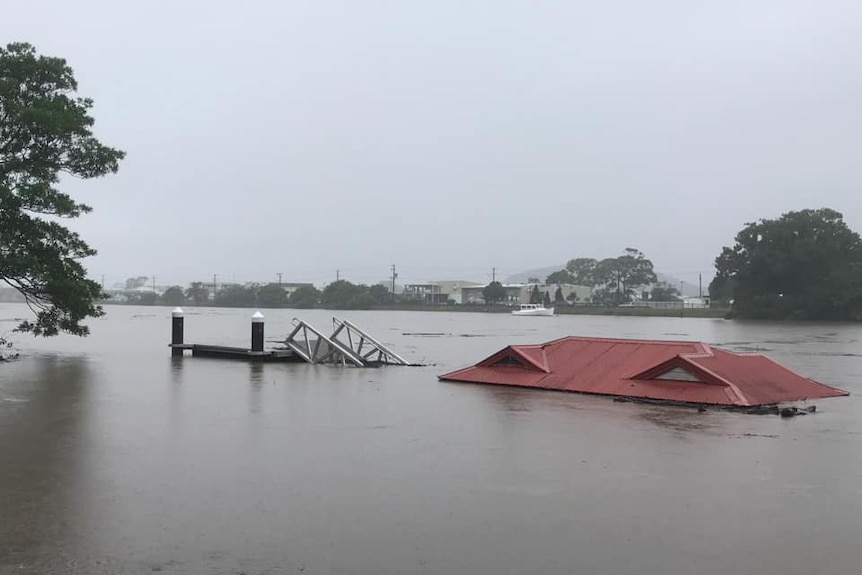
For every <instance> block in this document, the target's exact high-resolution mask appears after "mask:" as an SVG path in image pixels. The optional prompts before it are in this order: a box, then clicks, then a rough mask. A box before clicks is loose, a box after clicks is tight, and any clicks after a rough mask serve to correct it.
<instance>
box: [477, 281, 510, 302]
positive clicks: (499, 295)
mask: <svg viewBox="0 0 862 575" xmlns="http://www.w3.org/2000/svg"><path fill="white" fill-rule="evenodd" d="M482 297H484V298H485V301H486V302H487V303H490V304H495V303H498V302H501V301H504V300H505V299H506V297H507V294H506V288H504V287H503V284H501V283H500V282H498V281H493V282H491V283H489V284H488V285H486V286H485V287H484V288H483V289H482Z"/></svg>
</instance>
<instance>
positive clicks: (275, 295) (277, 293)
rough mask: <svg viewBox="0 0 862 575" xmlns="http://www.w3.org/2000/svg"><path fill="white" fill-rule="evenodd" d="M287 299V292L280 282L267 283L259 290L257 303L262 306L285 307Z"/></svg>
mask: <svg viewBox="0 0 862 575" xmlns="http://www.w3.org/2000/svg"><path fill="white" fill-rule="evenodd" d="M287 301H288V295H287V292H286V291H284V288H283V287H281V286H280V285H279V284H267V285H265V286H261V287H260V288H259V289H258V290H257V304H258V305H259V306H260V307H269V308H277V307H284V306H286V305H287Z"/></svg>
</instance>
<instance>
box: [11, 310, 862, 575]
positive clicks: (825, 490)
mask: <svg viewBox="0 0 862 575" xmlns="http://www.w3.org/2000/svg"><path fill="white" fill-rule="evenodd" d="M253 311H254V310H233V309H189V310H187V315H186V320H185V321H186V341H190V342H196V343H222V344H226V345H247V342H248V339H249V331H250V327H249V318H250V315H251V313H252V312H253ZM263 311H264V314H265V315H266V318H267V324H266V326H267V337H268V338H276V337H277V336H283V335H285V334H286V333H287V331H288V330H289V328H290V319H291V318H292V317H293V316H295V315H296V316H299V317H302V318H304V319H307V320H309V321H310V322H311V323H313V324H315V325H316V326H317V327H320V328H322V329H324V330H328V329H329V328H330V325H331V324H330V321H331V320H330V318H331V316H332V314H333V313H332V312H327V311H321V310H314V311H302V310H263ZM26 314H27V311H26V308H24V307H23V306H18V305H13V304H0V333H4V332H7V331H8V330H10V329H11V328H12V327H13V326H14V325H15V318H22V317H26ZM336 314H337V315H339V316H341V317H346V318H348V319H350V320H352V321H354V322H356V323H357V324H359V325H360V326H362V327H365V328H367V329H368V330H369V331H370V332H371V333H372V334H374V335H375V336H377V337H378V339H381V340H383V341H384V342H386V343H388V344H391V345H392V346H393V348H394V349H395V350H396V351H397V352H399V353H400V354H401V355H403V356H405V357H406V358H408V359H410V360H412V361H416V362H420V363H423V364H427V365H426V366H424V367H409V368H407V367H385V368H379V369H356V368H343V367H333V366H312V365H306V364H267V365H255V364H246V363H241V362H230V361H224V360H210V359H198V358H194V359H193V358H191V357H186V358H184V359H172V358H171V357H170V353H169V350H168V349H167V347H166V344H167V342H168V340H169V337H170V309H168V308H161V307H153V308H146V307H109V308H108V315H107V316H106V317H105V318H103V319H100V320H97V321H93V322H92V323H91V326H92V335H91V336H90V337H89V338H85V339H78V338H72V337H58V338H53V339H48V340H37V339H32V338H29V337H20V336H16V340H17V342H18V348H19V349H20V351H21V359H20V360H18V361H15V362H11V363H6V364H0V573H4V574H5V573H14V574H32V573H40V574H41V573H76V574H91V573H92V574H137V573H148V574H149V573H156V572H157V573H162V574H199V573H204V574H216V573H217V574H222V573H224V574H240V573H242V574H246V575H252V574H278V573H306V574H330V573H331V574H348V573H356V574H366V573H367V574H389V573H393V574H394V573H405V574H407V573H443V574H461V573H465V574H466V573H469V574H477V575H479V574H494V575H498V574H500V573H517V574H545V573H548V574H557V573H609V574H615V575H625V574H632V575H648V574H655V575H667V574H675V573H680V574H722V575H725V574H727V573H734V574H745V573H751V574H758V575H769V574H782V575H787V574H799V575H809V574H811V573H819V574H824V575H825V574H836V575H846V574H848V573H857V572H859V569H860V567H859V565H860V562H862V547H860V544H859V542H860V541H862V401H860V397H862V384H860V381H859V374H860V373H862V361H860V360H862V358H860V354H862V344H860V341H862V326H858V325H847V324H773V323H744V322H729V321H723V320H711V319H679V318H639V317H629V318H618V317H589V316H561V317H553V318H541V317H535V318H530V317H514V316H509V315H497V314H488V315H485V314H472V313H414V312H343V313H338V312H336ZM417 333H424V334H440V335H409V334H417ZM572 334H578V335H604V336H614V337H649V338H668V339H700V340H704V341H707V342H710V343H715V344H721V345H725V346H727V347H729V348H732V349H737V350H761V351H764V352H766V353H768V354H769V355H770V356H771V357H773V358H775V359H777V360H779V361H781V362H783V363H785V364H786V365H788V366H789V367H792V368H794V369H796V370H798V371H800V372H802V373H803V374H805V375H807V376H809V377H812V378H814V379H817V380H819V381H822V382H824V383H828V384H831V385H835V386H838V387H842V388H844V389H847V390H849V391H850V392H851V394H852V395H851V396H850V397H847V398H835V399H827V400H822V401H817V402H816V405H817V407H818V411H817V413H815V414H813V415H807V416H804V417H797V418H794V419H781V418H779V417H775V416H754V415H744V414H738V413H727V412H721V411H708V412H706V413H698V412H697V411H696V410H693V409H687V408H673V407H659V406H649V405H639V404H630V403H615V402H613V401H611V400H610V399H607V398H601V397H590V396H582V395H575V394H566V393H557V392H541V391H532V390H521V389H509V388H503V387H492V386H480V385H470V384H457V383H443V382H438V381H437V378H436V376H437V375H438V374H441V373H445V372H447V371H451V370H453V369H455V368H458V367H462V366H465V365H468V364H472V363H475V362H476V361H478V360H479V359H481V358H483V357H485V356H486V355H489V354H490V353H492V352H493V351H496V350H497V349H499V348H501V347H503V346H504V345H507V344H510V343H539V342H543V341H546V340H549V339H553V338H556V337H560V336H564V335H572Z"/></svg>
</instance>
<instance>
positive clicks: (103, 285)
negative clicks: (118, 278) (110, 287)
mask: <svg viewBox="0 0 862 575" xmlns="http://www.w3.org/2000/svg"><path fill="white" fill-rule="evenodd" d="M104 289H105V274H102V290H104Z"/></svg>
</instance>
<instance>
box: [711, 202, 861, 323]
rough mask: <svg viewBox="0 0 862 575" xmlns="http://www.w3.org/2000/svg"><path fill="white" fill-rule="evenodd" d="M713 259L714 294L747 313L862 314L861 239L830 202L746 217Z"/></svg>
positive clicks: (845, 317)
mask: <svg viewBox="0 0 862 575" xmlns="http://www.w3.org/2000/svg"><path fill="white" fill-rule="evenodd" d="M735 239H736V243H735V244H734V245H733V247H725V248H723V249H722V251H721V254H719V256H718V257H717V258H716V260H715V268H716V276H715V279H714V280H713V281H712V283H711V284H710V287H709V291H710V295H711V297H712V298H713V299H714V300H719V299H724V298H727V299H728V300H732V301H733V307H732V310H733V313H734V315H736V316H737V317H742V318H758V319H811V320H862V239H860V237H859V234H857V233H856V232H854V231H852V230H851V229H850V228H849V227H848V226H847V224H846V223H845V222H844V220H843V216H842V215H841V213H839V212H837V211H835V210H831V209H828V208H822V209H818V210H810V209H809V210H801V211H798V212H788V213H785V214H783V215H782V216H781V217H780V218H777V219H773V220H769V219H761V220H759V221H758V222H755V223H748V224H746V225H745V227H744V228H743V229H742V230H741V231H740V232H739V233H738V234H737V235H736V238H735Z"/></svg>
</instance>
